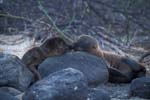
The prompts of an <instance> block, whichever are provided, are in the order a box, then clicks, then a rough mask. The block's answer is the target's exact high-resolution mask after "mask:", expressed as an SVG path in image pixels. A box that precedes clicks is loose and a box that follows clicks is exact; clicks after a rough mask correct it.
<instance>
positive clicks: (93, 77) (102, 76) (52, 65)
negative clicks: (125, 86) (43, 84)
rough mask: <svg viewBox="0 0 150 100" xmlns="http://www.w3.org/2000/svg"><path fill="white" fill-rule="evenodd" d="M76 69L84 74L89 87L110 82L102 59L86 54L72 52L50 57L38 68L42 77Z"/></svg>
mask: <svg viewBox="0 0 150 100" xmlns="http://www.w3.org/2000/svg"><path fill="white" fill-rule="evenodd" d="M68 67H71V68H74V69H77V70H80V71H81V72H83V74H84V75H85V77H86V78H87V80H88V84H89V85H98V84H100V83H105V82H107V81H108V76H109V74H108V68H107V65H106V63H105V62H104V61H103V59H101V58H100V57H96V56H94V55H91V54H88V53H85V52H72V53H67V54H65V55H62V56H56V57H49V58H47V59H46V60H45V61H44V62H43V63H41V64H40V65H39V67H38V70H39V72H40V74H41V76H42V77H45V76H48V75H49V74H51V73H53V72H56V71H58V70H61V69H65V68H68Z"/></svg>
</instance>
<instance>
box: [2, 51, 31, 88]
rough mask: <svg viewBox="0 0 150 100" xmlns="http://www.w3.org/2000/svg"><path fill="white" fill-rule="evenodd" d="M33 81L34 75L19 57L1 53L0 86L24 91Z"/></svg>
mask: <svg viewBox="0 0 150 100" xmlns="http://www.w3.org/2000/svg"><path fill="white" fill-rule="evenodd" d="M32 79H33V74H32V73H31V72H30V71H29V70H28V68H27V67H26V66H25V65H24V64H23V63H22V62H21V60H20V59H19V58H18V57H17V56H14V55H10V54H4V53H0V86H10V87H14V88H16V89H19V90H21V91H24V90H26V89H27V88H28V86H29V84H30V83H31V81H32Z"/></svg>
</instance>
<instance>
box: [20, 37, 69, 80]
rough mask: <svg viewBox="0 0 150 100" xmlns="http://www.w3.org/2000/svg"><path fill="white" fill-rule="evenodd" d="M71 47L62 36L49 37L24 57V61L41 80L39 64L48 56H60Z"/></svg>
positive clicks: (36, 77)
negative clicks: (38, 69)
mask: <svg viewBox="0 0 150 100" xmlns="http://www.w3.org/2000/svg"><path fill="white" fill-rule="evenodd" d="M68 49H69V46H68V45H67V43H66V42H65V41H64V40H63V39H62V38H60V37H54V38H49V39H47V40H46V41H45V42H44V43H43V44H41V46H39V47H33V48H32V49H30V50H28V51H27V52H26V53H25V54H24V55H23V57H22V61H23V63H24V64H25V65H27V67H28V68H29V69H30V71H32V72H33V74H34V76H35V79H36V80H40V79H41V76H40V74H39V72H38V71H37V66H38V65H39V64H40V63H41V62H42V61H43V60H44V59H46V58H48V57H52V56H59V55H62V54H64V53H66V52H67V51H68Z"/></svg>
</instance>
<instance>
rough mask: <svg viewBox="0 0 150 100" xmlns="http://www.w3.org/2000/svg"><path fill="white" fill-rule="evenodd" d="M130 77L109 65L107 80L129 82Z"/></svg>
mask: <svg viewBox="0 0 150 100" xmlns="http://www.w3.org/2000/svg"><path fill="white" fill-rule="evenodd" d="M130 81H131V79H130V78H128V77H127V76H126V75H124V74H123V73H121V72H120V71H119V70H117V69H115V68H112V67H109V82H113V83H122V82H130Z"/></svg>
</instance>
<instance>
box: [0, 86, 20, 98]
mask: <svg viewBox="0 0 150 100" xmlns="http://www.w3.org/2000/svg"><path fill="white" fill-rule="evenodd" d="M0 91H3V92H6V93H9V94H11V95H13V96H17V95H19V94H21V91H19V90H17V89H15V88H12V87H0Z"/></svg>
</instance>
